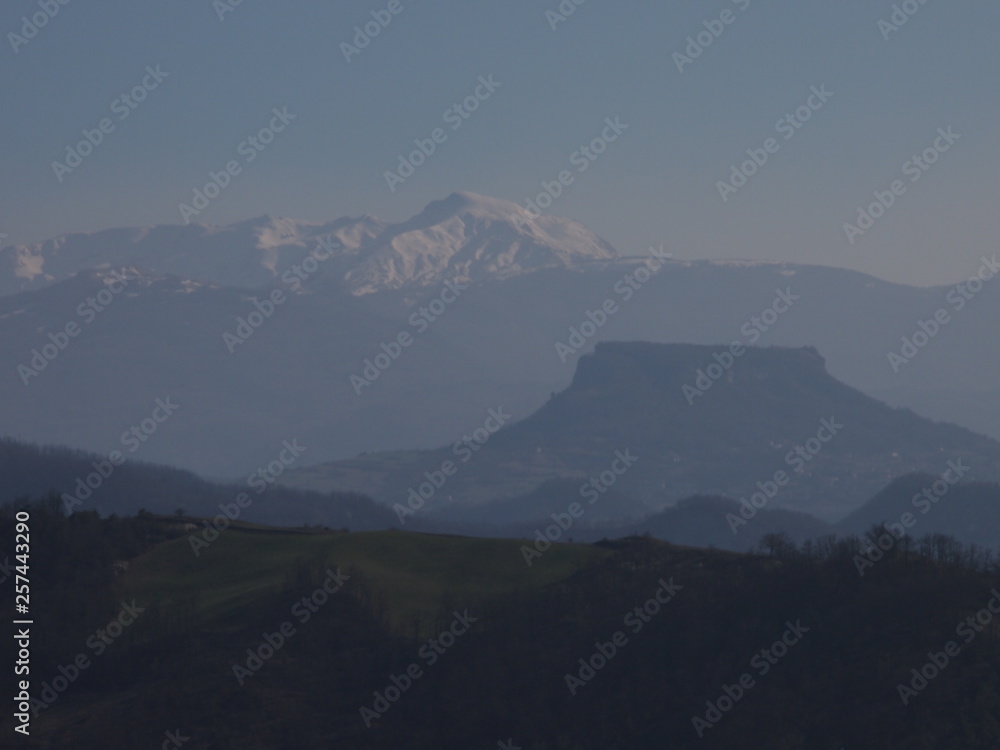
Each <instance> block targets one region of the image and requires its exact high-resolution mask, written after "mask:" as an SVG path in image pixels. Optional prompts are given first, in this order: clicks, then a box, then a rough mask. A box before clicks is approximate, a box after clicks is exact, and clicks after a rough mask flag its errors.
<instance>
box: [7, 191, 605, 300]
mask: <svg viewBox="0 0 1000 750" xmlns="http://www.w3.org/2000/svg"><path fill="white" fill-rule="evenodd" d="M321 239H322V240H323V242H324V243H325V244H324V245H321V244H320V243H321ZM323 247H327V248H328V247H333V248H334V252H333V254H332V257H328V258H327V257H325V256H326V253H327V251H326V250H323V249H322V248H323ZM318 248H319V249H320V252H321V254H322V256H324V260H323V262H322V263H321V264H319V267H318V269H317V270H316V271H315V272H314V273H313V274H310V277H309V278H310V280H319V279H323V280H327V281H331V280H332V281H334V282H336V283H337V285H338V286H341V287H342V288H344V289H346V290H347V291H350V292H351V293H353V294H358V295H360V294H369V293H372V292H378V291H384V290H388V289H401V288H404V287H408V286H415V287H425V286H430V285H434V284H439V283H441V282H443V281H445V280H447V279H461V280H471V281H483V280H486V279H491V278H506V277H509V276H513V275H517V274H521V273H529V272H532V271H537V270H540V269H543V268H554V267H567V266H570V265H575V264H579V263H585V262H588V261H594V260H613V259H616V258H617V257H618V253H617V252H616V251H615V249H614V248H613V247H611V245H609V244H608V243H607V242H605V241H604V240H602V239H601V238H600V237H598V236H597V235H595V234H594V233H593V232H591V231H590V230H589V229H587V228H586V227H584V226H583V225H582V224H579V223H577V222H575V221H571V220H569V219H562V218H558V217H554V216H545V215H543V216H539V217H537V218H535V219H532V217H531V216H530V215H529V214H528V213H527V212H525V210H524V209H522V208H521V207H520V206H518V205H517V204H515V203H511V202H509V201H504V200H499V199H495V198H487V197H484V196H480V195H476V194H474V193H466V192H460V193H453V194H452V195H450V196H449V197H447V198H445V199H444V200H440V201H434V202H432V203H431V204H430V205H428V206H427V207H426V208H425V209H424V210H423V211H422V212H421V213H420V214H418V215H417V216H415V217H413V218H412V219H409V220H408V221H405V222H402V223H400V224H386V223H384V222H381V221H379V220H378V219H376V218H374V217H372V216H363V217H361V218H358V219H349V218H344V219H338V220H337V221H333V222H330V223H328V224H312V223H307V222H300V221H295V220H293V219H286V218H271V217H269V216H262V217H259V218H256V219H250V220H247V221H243V222H239V223H236V224H232V225H229V226H225V227H215V226H209V225H204V224H191V225H189V226H155V227H150V228H143V229H111V230H107V231H102V232H92V233H77V234H69V235H64V236H62V237H57V238H55V239H52V240H48V241H45V242H38V243H30V244H22V245H10V246H8V247H5V248H3V249H2V250H0V294H10V293H13V292H19V291H27V290H30V289H39V288H41V287H43V286H46V285H48V284H51V283H53V282H57V281H62V280H64V279H66V278H69V277H70V276H72V275H73V274H75V273H78V272H80V271H84V270H87V269H91V268H102V267H116V266H121V265H135V266H139V267H142V268H144V269H147V270H148V271H151V272H154V273H166V274H175V275H178V276H184V277H188V278H193V279H199V280H203V281H209V282H214V283H216V284H220V285H223V286H238V287H245V288H256V287H260V286H264V285H266V284H269V283H272V282H274V281H275V280H276V279H278V278H279V277H280V276H281V275H282V273H283V272H284V271H285V270H287V269H289V268H291V267H293V266H294V265H296V264H299V263H301V262H302V261H303V260H304V259H305V258H306V256H307V255H309V254H310V253H312V252H313V251H314V250H316V249H318Z"/></svg>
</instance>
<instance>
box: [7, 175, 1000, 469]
mask: <svg viewBox="0 0 1000 750" xmlns="http://www.w3.org/2000/svg"><path fill="white" fill-rule="evenodd" d="M666 239H667V238H661V239H654V240H653V241H652V242H651V247H650V248H642V249H640V248H633V249H631V252H630V253H629V254H623V253H620V252H619V251H617V250H616V249H615V248H613V247H612V246H611V245H610V244H609V243H607V242H606V241H604V240H602V239H601V238H599V237H597V236H596V235H594V234H593V233H592V232H590V231H589V230H587V229H586V228H585V227H583V226H582V225H581V224H579V223H577V222H574V221H570V220H567V219H561V218H556V217H551V216H540V217H536V218H532V217H531V216H529V215H527V213H526V212H525V211H524V210H523V209H522V208H520V207H519V206H517V205H516V204H514V203H510V202H507V201H502V200H498V199H494V198H486V197H483V196H477V195H474V194H471V193H456V194H453V195H451V196H449V197H447V198H445V199H444V200H440V201H435V202H433V203H431V204H430V205H428V206H427V208H426V209H424V211H422V212H421V213H420V214H418V215H417V216H415V217H413V218H412V219H410V220H408V221H404V222H401V223H397V224H388V223H386V222H382V221H380V220H378V219H376V218H374V217H371V216H364V217H361V218H359V219H353V218H345V219H338V220H336V221H332V222H329V223H325V224H310V223H305V222H297V221H293V220H290V219H272V218H268V217H261V218H258V219H253V220H249V221H245V222H241V223H238V224H234V225H232V226H228V227H211V226H206V225H195V224H192V225H190V226H161V227H153V228H144V229H116V230H109V231H106V232H95V233H89V234H71V235H66V236H63V237H59V238H55V239H52V240H49V241H46V242H41V243H34V244H27V245H14V246H8V247H4V248H2V249H0V291H2V292H4V294H3V296H0V339H2V340H3V341H4V342H5V348H6V350H7V351H9V352H11V353H12V359H11V361H10V362H9V364H8V369H7V376H6V377H4V378H0V434H6V435H9V436H11V437H15V438H19V439H22V440H28V441H33V442H40V443H60V444H68V445H70V446H73V447H77V448H82V449H86V450H90V451H95V452H98V453H107V452H108V451H110V450H113V449H116V448H119V449H120V448H121V436H122V434H123V433H124V432H125V431H127V430H129V429H130V428H131V427H133V426H135V425H136V424H138V423H140V422H141V421H142V420H143V419H145V418H147V417H148V415H149V413H150V410H151V409H153V408H154V404H155V401H156V399H163V398H168V397H169V398H172V399H173V400H174V402H176V403H177V404H179V405H180V408H179V410H178V411H177V413H176V414H175V415H173V416H171V418H170V420H169V421H168V422H167V423H165V424H163V425H162V426H161V427H160V429H159V430H158V431H157V434H156V435H155V436H150V437H149V439H148V440H145V441H143V442H142V444H141V445H140V446H139V448H138V449H137V451H136V454H135V458H137V459H139V460H144V461H153V462H158V463H168V464H173V465H176V466H179V467H182V468H185V469H189V470H193V471H197V472H199V473H201V474H203V475H206V476H209V477H215V478H220V479H226V480H229V479H231V478H233V477H238V476H241V475H243V474H245V473H246V472H247V471H250V470H252V469H253V467H254V466H256V465H258V464H259V463H260V462H266V461H269V460H272V459H273V453H274V451H275V449H276V447H278V446H280V445H281V443H282V441H283V440H288V439H292V438H298V439H299V440H300V441H301V442H302V443H303V444H304V445H307V446H308V448H309V450H308V453H307V454H306V457H305V458H304V459H303V461H304V462H305V463H310V464H316V463H321V462H325V461H330V460H341V459H346V458H351V457H356V456H358V454H360V453H362V452H371V451H386V450H414V449H428V448H433V447H435V446H439V445H444V444H448V443H449V442H451V441H454V440H455V439H456V438H457V437H459V436H461V435H464V434H466V433H467V432H469V431H470V430H474V429H475V428H476V427H477V426H478V425H479V424H480V423H481V422H482V420H483V419H484V418H485V415H486V413H487V412H488V410H489V409H497V408H503V409H504V410H505V411H506V412H507V413H509V414H511V415H512V417H511V418H512V420H514V421H517V420H521V419H524V418H526V417H527V416H529V415H530V414H532V413H533V412H535V411H536V410H537V409H539V408H540V407H542V406H543V405H544V404H545V403H546V402H547V400H548V399H549V397H550V395H551V394H552V393H554V392H558V391H562V390H563V389H565V388H566V387H567V386H568V385H569V384H570V383H571V382H572V378H573V373H574V368H575V366H576V364H577V361H578V359H579V357H580V355H584V354H587V353H588V352H591V351H593V345H594V344H595V343H596V342H599V341H610V340H625V341H638V340H641V341H649V342H660V343H694V344H704V345H723V346H726V345H729V344H730V343H731V342H735V343H737V344H740V345H746V346H749V345H756V346H765V345H779V346H785V347H803V346H810V347H814V348H815V349H816V350H818V351H819V352H820V353H821V354H822V356H823V358H824V359H825V361H826V366H827V368H828V370H829V373H830V375H831V376H833V377H835V378H836V379H838V380H840V381H842V382H843V383H845V384H847V385H850V386H852V387H854V388H857V389H860V390H862V391H863V392H865V393H867V394H868V395H870V396H874V397H876V398H878V399H880V400H883V401H886V402H888V403H890V404H892V405H893V406H904V407H909V408H911V409H913V410H915V411H916V412H918V413H920V414H922V415H924V416H927V417H930V418H933V419H938V420H948V421H950V422H954V423H957V424H960V425H963V426H965V427H967V428H970V429H972V430H975V431H977V432H981V433H984V434H987V435H991V436H993V437H1000V428H998V427H997V425H1000V390H998V388H997V386H996V378H995V372H996V366H997V352H996V347H995V345H994V344H993V342H994V341H995V337H994V336H993V328H994V327H995V324H994V321H995V320H996V319H997V318H998V316H1000V292H998V291H997V290H996V289H995V288H994V287H992V286H991V285H990V284H989V283H988V282H987V283H985V284H984V285H983V288H982V289H981V290H980V291H979V292H978V293H977V294H976V295H975V297H974V298H971V299H969V300H968V301H967V303H966V305H965V306H964V309H962V310H961V311H957V310H954V309H953V307H952V306H951V304H950V303H949V302H948V296H949V294H951V293H953V292H954V289H953V288H952V287H932V288H916V287H909V286H904V285H899V284H892V283H889V282H885V281H882V280H879V279H876V278H874V277H871V276H866V275H864V274H860V273H855V272H851V271H845V270H841V269H834V268H825V267H819V266H803V265H795V264H788V263H768V262H762V261H760V262H756V261H755V262H746V261H690V260H682V259H680V258H677V257H672V256H671V247H670V244H669V242H667V241H666ZM449 285H451V286H450V287H449ZM273 295H277V297H278V298H280V299H281V302H278V303H275V302H274V301H273V299H274V297H273ZM782 297H784V298H785V299H787V300H790V301H791V302H790V303H788V302H784V303H780V299H781V298H782ZM91 300H93V302H91ZM449 300H450V301H449ZM776 302H779V303H780V304H779V306H780V307H783V308H784V307H787V311H786V312H783V313H780V314H778V313H777V312H776V310H775V308H774V305H775V303H776ZM942 307H944V308H947V309H949V310H952V313H953V314H952V319H951V320H950V322H948V323H947V324H946V325H942V326H939V331H938V332H937V333H936V335H935V336H934V337H933V338H932V339H931V340H930V341H929V343H927V344H926V346H924V347H922V348H920V349H919V350H917V352H916V355H915V356H913V357H911V358H909V361H908V362H907V363H905V364H904V365H897V366H896V367H895V370H896V371H894V367H893V365H892V363H891V362H890V360H889V356H888V355H889V354H890V353H892V352H899V351H902V350H903V346H904V338H910V339H912V338H914V337H915V332H920V331H921V327H920V324H921V322H924V323H926V322H927V321H928V320H932V319H933V317H934V314H935V311H936V310H938V309H941V308H942ZM267 311H270V313H269V314H267V315H265V312H267ZM609 311H613V312H609ZM595 321H599V322H600V324H599V325H598V323H597V322H595ZM255 324H256V325H255ZM67 327H69V329H70V330H71V331H73V332H74V335H70V334H69V333H67ZM861 331H863V332H864V334H865V335H864V336H859V335H858V332H861ZM401 337H402V338H403V340H405V341H407V342H408V343H407V344H405V345H404V344H400V343H399V340H400V338H401ZM60 344H63V346H61V347H60ZM397 347H398V351H397ZM393 354H395V355H396V356H392V355H393ZM47 355H53V356H47ZM709 364H711V363H710V362H706V365H705V366H708V365H709ZM383 365H384V366H383ZM712 397H713V394H712V393H711V392H709V393H707V394H706V396H705V398H706V399H710V398H712Z"/></svg>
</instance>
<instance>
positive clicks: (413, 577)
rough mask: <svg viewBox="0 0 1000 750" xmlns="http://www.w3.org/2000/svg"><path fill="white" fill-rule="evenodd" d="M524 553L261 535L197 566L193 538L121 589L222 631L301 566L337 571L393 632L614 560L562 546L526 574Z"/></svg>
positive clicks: (229, 543)
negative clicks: (372, 595)
mask: <svg viewBox="0 0 1000 750" xmlns="http://www.w3.org/2000/svg"><path fill="white" fill-rule="evenodd" d="M521 544H522V542H520V541H518V540H511V539H472V538H465V537H451V536H438V535H430V534H409V533H403V532H397V531H377V532H359V533H351V534H343V533H329V534H297V533H294V532H288V533H281V532H277V533H269V534H262V533H252V532H249V531H245V530H242V529H240V528H233V529H230V530H228V531H226V532H224V533H222V534H221V535H220V537H219V538H218V539H217V540H216V541H215V542H213V543H212V544H211V545H210V546H209V547H208V548H207V549H206V548H202V549H201V554H200V556H198V557H195V555H194V554H193V552H192V550H191V546H190V543H189V542H188V540H187V537H183V538H180V539H175V540H172V541H170V542H166V543H164V544H161V545H159V546H158V547H156V548H155V549H153V550H152V551H150V552H149V553H147V554H145V555H143V556H142V557H140V558H138V559H136V560H134V561H133V562H132V565H131V568H130V570H129V572H128V573H127V574H126V575H125V576H123V577H122V579H121V586H122V593H123V595H124V596H126V597H128V598H129V599H131V598H132V597H135V598H136V599H137V600H138V603H139V604H140V605H141V604H143V603H144V602H149V601H156V602H159V603H160V604H161V605H163V606H169V604H170V602H181V601H184V600H186V599H190V597H192V596H194V597H195V601H196V606H197V608H198V611H199V615H200V617H199V619H200V620H202V622H204V627H206V628H223V629H224V628H226V627H228V626H230V625H235V624H237V623H239V622H240V621H241V620H242V618H243V615H244V614H245V613H246V612H247V611H248V610H249V609H250V608H252V607H254V606H255V602H257V601H259V600H260V599H261V596H260V595H261V594H264V593H268V592H273V591H276V590H278V589H279V588H280V586H281V585H282V584H283V583H284V582H285V581H286V580H287V579H288V578H289V577H290V576H291V575H292V574H293V572H294V571H295V569H296V566H297V565H299V564H301V563H307V564H310V565H311V566H312V567H314V568H320V569H322V568H321V566H322V567H323V568H325V567H326V566H329V567H331V568H336V567H337V566H339V567H340V568H341V569H342V570H343V571H344V572H347V570H348V569H349V568H351V567H352V566H354V567H357V568H358V569H359V570H360V571H361V572H362V574H363V575H364V576H365V577H366V578H367V579H368V580H369V581H370V582H371V584H372V585H373V586H374V588H375V589H376V590H378V591H380V592H381V593H383V594H384V596H385V604H386V606H387V608H388V614H389V615H390V617H391V618H392V621H393V623H395V624H396V625H398V626H403V625H405V624H407V623H409V622H412V620H413V617H414V616H415V615H417V616H419V617H420V618H421V620H423V621H427V620H429V619H431V618H433V616H434V615H435V614H437V612H438V609H439V607H440V606H441V604H442V602H443V601H445V599H446V598H450V599H453V600H455V601H459V602H461V603H462V605H463V606H469V605H471V604H472V603H474V602H477V601H482V600H484V599H488V598H490V597H492V596H497V595H502V594H506V593H511V592H514V591H523V590H525V589H532V588H542V587H544V586H547V585H549V584H552V583H555V582H557V581H560V580H564V579H566V578H568V577H569V576H571V575H572V574H573V573H574V572H576V571H577V570H579V569H580V567H582V566H583V565H584V564H585V563H587V562H589V561H592V560H594V559H596V558H597V557H600V556H603V555H606V554H608V553H607V552H605V551H603V550H600V549H598V548H594V547H589V546H576V545H556V546H555V547H553V548H552V549H550V550H549V551H548V552H547V553H546V554H545V555H544V556H543V558H542V559H541V560H538V559H536V560H535V562H534V565H533V566H532V567H530V568H529V567H528V566H527V565H526V564H525V562H524V558H523V556H522V555H521V552H520V546H521Z"/></svg>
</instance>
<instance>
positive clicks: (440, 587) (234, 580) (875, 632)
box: [0, 504, 1000, 750]
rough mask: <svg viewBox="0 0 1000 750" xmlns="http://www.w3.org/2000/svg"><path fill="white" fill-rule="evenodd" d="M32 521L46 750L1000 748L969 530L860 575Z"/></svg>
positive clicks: (601, 554)
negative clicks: (195, 538) (194, 537)
mask: <svg viewBox="0 0 1000 750" xmlns="http://www.w3.org/2000/svg"><path fill="white" fill-rule="evenodd" d="M57 505H58V504H56V506H57ZM31 525H32V538H33V540H34V544H35V549H34V552H33V557H32V564H33V567H32V571H33V576H32V578H33V585H34V589H33V595H32V601H35V600H36V599H37V602H38V603H37V605H35V609H34V610H33V611H32V615H33V617H34V619H35V621H36V622H37V623H39V625H38V627H37V628H36V630H35V631H34V632H35V637H34V640H33V641H32V663H31V680H32V686H31V691H32V697H33V698H34V699H35V700H36V701H41V702H42V703H44V705H42V703H36V704H35V710H36V711H37V714H38V715H37V716H36V717H34V718H33V720H32V724H31V737H30V739H28V740H25V741H23V742H20V741H19V743H18V746H21V747H28V748H35V749H49V748H52V749H54V748H60V749H62V748H74V750H90V748H106V747H114V748H136V747H159V746H161V745H162V744H163V743H164V742H166V741H167V740H168V739H170V735H168V734H167V732H170V733H173V735H174V736H181V737H185V738H186V739H185V740H184V741H183V747H184V748H185V750H200V749H202V748H235V747H239V748H246V749H247V750H265V749H267V750H272V749H273V748H289V749H291V748H295V749H296V750H312V749H313V748H316V749H319V748H323V749H324V750H325V749H326V748H330V747H350V748H393V749H396V748H401V747H405V748H448V749H454V750H465V749H467V748H483V749H484V750H485V749H487V748H497V747H518V748H523V749H524V750H542V749H543V748H545V749H552V748H573V749H577V748H580V749H583V748H594V747H616V748H639V749H645V748H650V749H652V748H657V749H658V750H674V749H681V748H702V749H703V750H716V749H718V750H722V749H726V750H728V749H729V748H734V747H740V748H754V749H756V748H769V749H774V750H838V749H839V748H844V749H845V750H854V749H855V748H859V749H862V748H863V749H866V748H873V747H886V748H893V749H894V750H923V749H924V748H934V749H935V750H986V749H989V750H995V748H996V747H998V746H1000V718H998V717H1000V629H998V627H997V623H998V622H1000V621H998V620H997V617H998V616H1000V591H998V590H997V589H998V587H1000V568H998V567H997V565H996V564H995V562H992V561H991V560H989V559H987V558H983V557H979V556H972V555H968V554H966V553H965V552H963V551H962V550H961V549H960V548H959V547H958V546H957V545H945V544H942V545H937V546H935V545H929V546H926V547H924V548H920V547H914V548H913V550H912V551H911V552H910V553H909V554H907V555H903V554H902V553H900V552H899V551H898V550H896V551H895V552H894V553H893V554H889V555H886V556H884V557H883V558H882V559H881V560H880V561H879V562H877V563H876V564H875V565H874V566H873V567H871V568H870V569H868V570H866V573H865V575H864V576H860V575H859V574H858V570H857V567H856V565H855V562H854V558H855V556H856V555H857V554H858V553H859V552H860V548H859V546H858V544H857V542H856V541H852V540H845V541H843V542H839V543H832V542H827V543H825V544H823V545H819V546H811V547H809V548H808V549H809V555H808V556H807V555H803V554H802V553H800V552H796V551H795V550H794V549H789V548H782V549H780V550H779V549H777V548H776V549H775V552H776V553H777V554H774V555H770V556H754V555H742V554H734V553H724V552H712V551H707V550H701V549H693V548H685V547H678V546H673V545H669V544H664V543H660V542H654V541H652V540H649V539H642V538H631V539H623V540H621V541H617V542H606V543H602V544H598V545H565V544H559V545H555V546H553V547H552V548H550V549H547V550H546V551H545V552H544V553H543V554H542V555H541V556H540V558H538V559H535V560H533V564H532V565H531V566H530V567H529V566H528V565H526V563H525V561H524V556H523V543H521V542H518V541H516V540H507V541H502V540H486V539H479V540H474V539H465V538H461V537H449V536H431V535H422V534H409V533H400V532H376V533H358V534H354V533H351V534H345V533H325V534H321V533H315V534H293V533H288V532H281V530H274V531H273V533H250V532H247V531H243V530H239V529H233V530H230V531H228V532H226V533H224V534H222V535H221V536H220V538H219V539H218V540H216V541H215V542H214V543H213V545H212V546H211V547H210V548H209V549H208V550H205V551H203V553H202V554H201V555H200V556H199V557H195V556H194V555H192V553H191V550H190V548H189V545H188V543H187V541H186V540H185V539H183V538H181V537H180V536H178V535H179V534H180V531H179V529H176V528H172V527H176V526H177V525H178V524H176V523H175V522H170V521H169V520H163V519H156V518H151V517H146V518H138V519H137V518H126V519H121V518H119V519H105V520H99V519H97V518H96V517H95V516H94V514H92V513H86V512H85V513H78V514H76V515H74V516H72V517H71V518H69V519H66V518H62V517H61V516H59V515H56V514H53V513H51V512H48V511H46V510H45V508H44V507H43V506H36V507H35V508H33V509H32V510H31ZM0 534H2V538H4V539H10V538H13V537H12V535H13V521H12V517H11V512H10V511H9V510H8V511H5V512H4V513H2V514H0ZM126 562H127V563H128V565H127V568H126V566H125V565H124V563H126ZM123 569H124V572H123V573H122V574H121V575H119V576H118V577H116V575H115V571H116V570H118V571H122V570H123ZM5 585H8V586H9V585H11V582H10V581H7V582H6V584H5ZM990 607H993V612H991V611H990V609H989V608H990ZM995 613H996V614H995ZM970 617H971V618H973V619H972V620H969V619H968V618H970ZM116 622H117V623H124V624H115V623H116ZM42 623H44V627H42ZM109 623H110V624H109ZM0 651H2V653H3V658H4V659H5V662H6V663H13V660H14V659H15V655H14V654H13V645H12V643H11V639H7V642H6V643H4V645H3V646H2V648H0ZM78 659H79V660H80V661H79V662H77V660H78ZM77 663H78V664H80V665H81V666H80V667H79V668H76V671H74V664H77ZM84 664H86V666H82V665H84ZM12 721H13V717H12V716H11V713H10V712H9V711H8V712H5V713H4V715H3V718H2V719H0V730H2V731H3V732H4V736H6V737H10V736H11V732H12ZM699 735H701V736H699ZM18 739H19V740H20V739H21V738H18ZM498 743H500V744H499V745H498ZM5 746H6V745H5Z"/></svg>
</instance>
